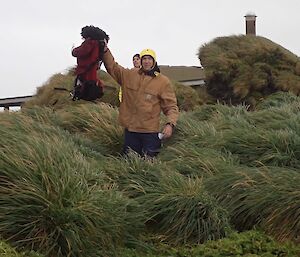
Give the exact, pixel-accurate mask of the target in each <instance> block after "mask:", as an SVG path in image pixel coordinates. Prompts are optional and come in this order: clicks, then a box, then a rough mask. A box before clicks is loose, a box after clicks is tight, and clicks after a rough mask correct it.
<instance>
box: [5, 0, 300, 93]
mask: <svg viewBox="0 0 300 257" xmlns="http://www.w3.org/2000/svg"><path fill="white" fill-rule="evenodd" d="M299 11H300V0H226V1H225V0H224V1H222V0H205V1H202V0H185V1H183V0H149V1H145V0H106V1H103V0H80V1H79V0H9V1H4V0H1V15H0V32H1V33H0V42H1V47H0V70H1V73H0V74H1V84H0V89H1V90H0V98H4V97H12V96H23V95H31V94H35V92H36V88H37V87H38V86H41V85H43V84H44V83H45V82H46V81H47V80H48V79H49V78H50V77H51V76H52V75H53V74H55V73H60V72H64V71H65V70H66V69H68V68H69V67H71V66H74V65H75V64H76V59H75V58H74V57H72V56H71V48H72V45H75V46H78V45H80V44H81V42H82V41H81V36H80V32H81V28H82V27H83V26H85V25H94V26H97V27H99V28H101V29H103V30H104V31H106V33H107V34H109V36H110V38H111V39H110V41H109V47H110V49H111V51H112V53H113V54H114V56H115V59H116V60H117V61H118V62H119V63H120V64H121V65H122V66H124V67H131V66H132V62H131V59H132V56H133V55H134V54H135V53H138V52H140V51H141V50H142V49H143V48H152V49H154V50H155V51H156V54H157V60H158V64H165V65H187V66H189V65H196V66H199V65H200V62H199V60H198V58H197V52H198V49H199V47H200V46H201V45H203V44H205V43H209V42H210V41H211V40H213V39H214V38H216V37H220V36H230V35H240V34H245V19H244V15H245V14H247V13H248V12H253V13H255V14H256V15H257V20H256V32H257V35H260V36H264V37H266V38H269V39H270V40H272V41H274V42H275V43H278V44H280V45H282V46H283V47H285V48H287V49H288V50H290V51H292V52H293V53H295V54H296V55H298V56H300V36H299V31H300V29H299V26H300V15H299Z"/></svg>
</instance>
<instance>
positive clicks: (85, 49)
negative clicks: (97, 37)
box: [72, 40, 94, 57]
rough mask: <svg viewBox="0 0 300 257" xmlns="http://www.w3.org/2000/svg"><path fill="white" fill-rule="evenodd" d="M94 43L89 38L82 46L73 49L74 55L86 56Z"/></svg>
mask: <svg viewBox="0 0 300 257" xmlns="http://www.w3.org/2000/svg"><path fill="white" fill-rule="evenodd" d="M93 47H94V46H93V44H92V43H91V41H89V40H85V41H84V42H83V43H82V44H81V45H80V46H78V47H76V48H74V49H73V50H72V55H73V56H74V57H84V56H87V55H89V54H90V52H91V51H92V50H93Z"/></svg>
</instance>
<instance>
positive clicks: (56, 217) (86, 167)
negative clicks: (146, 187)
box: [0, 115, 144, 257]
mask: <svg viewBox="0 0 300 257" xmlns="http://www.w3.org/2000/svg"><path fill="white" fill-rule="evenodd" d="M7 117H10V115H8V116H7ZM25 118H26V117H25ZM8 121H9V122H8ZM32 124H34V122H31V123H30V122H28V123H26V122H25V119H23V120H21V122H20V121H19V120H18V119H16V120H15V119H11V120H9V118H8V119H7V120H6V121H5V120H4V121H3V120H1V127H0V131H1V135H2V137H1V138H0V146H1V147H0V178H1V179H0V202H1V205H0V234H1V235H2V236H3V238H5V239H7V240H9V241H10V242H11V243H12V244H14V245H15V246H17V247H20V248H22V247H25V248H26V249H34V250H38V251H39V252H42V253H45V255H46V256H57V257H59V256H61V257H63V256H107V255H110V256H113V252H114V251H115V249H116V248H117V247H118V246H124V245H125V244H127V243H129V244H132V243H134V242H137V241H138V239H137V236H138V234H139V231H140V230H141V229H142V227H143V220H144V217H141V214H140V213H139V212H138V210H139V205H138V203H137V202H135V201H133V200H130V199H128V198H127V197H125V196H124V195H123V194H122V193H120V192H118V191H117V190H116V189H115V187H114V186H113V184H111V183H110V182H109V180H107V179H106V177H105V176H104V175H101V174H99V172H97V173H98V175H97V180H95V176H94V175H93V173H94V172H95V173H96V171H93V170H92V169H93V166H91V165H90V163H89V162H88V161H87V160H86V159H85V157H84V156H83V155H82V154H81V152H80V151H79V150H78V149H77V147H76V144H74V143H73V141H72V140H71V139H70V138H68V137H65V136H64V135H62V134H60V133H52V134H51V133H50V132H49V131H47V130H45V131H46V133H42V132H41V131H40V130H35V126H32ZM41 126H42V125H41ZM29 128H31V129H29ZM92 182H93V183H92Z"/></svg>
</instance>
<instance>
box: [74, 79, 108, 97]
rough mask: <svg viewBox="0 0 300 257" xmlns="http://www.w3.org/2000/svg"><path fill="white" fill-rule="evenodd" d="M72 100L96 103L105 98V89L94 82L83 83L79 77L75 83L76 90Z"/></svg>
mask: <svg viewBox="0 0 300 257" xmlns="http://www.w3.org/2000/svg"><path fill="white" fill-rule="evenodd" d="M72 95H73V98H72V100H73V101H75V100H80V99H82V100H86V101H94V100H96V99H98V98H101V97H102V96H103V88H102V87H100V86H98V85H97V82H96V81H94V80H86V81H81V80H80V76H77V77H76V79H75V81H74V89H73V92H72Z"/></svg>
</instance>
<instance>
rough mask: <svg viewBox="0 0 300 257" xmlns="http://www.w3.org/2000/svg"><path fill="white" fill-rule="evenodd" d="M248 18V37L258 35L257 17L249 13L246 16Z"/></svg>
mask: <svg viewBox="0 0 300 257" xmlns="http://www.w3.org/2000/svg"><path fill="white" fill-rule="evenodd" d="M244 17H245V18H246V35H254V36H255V35H256V27H255V21H256V17H257V16H256V15H255V14H254V13H247V14H246V15H245V16H244Z"/></svg>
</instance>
